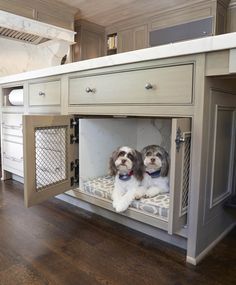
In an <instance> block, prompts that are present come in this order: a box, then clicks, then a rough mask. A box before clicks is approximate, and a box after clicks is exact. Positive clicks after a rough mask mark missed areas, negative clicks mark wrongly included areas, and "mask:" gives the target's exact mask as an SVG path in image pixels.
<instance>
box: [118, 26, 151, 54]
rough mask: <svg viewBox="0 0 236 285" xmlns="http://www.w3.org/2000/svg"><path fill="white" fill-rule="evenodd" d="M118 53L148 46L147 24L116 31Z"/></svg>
mask: <svg viewBox="0 0 236 285" xmlns="http://www.w3.org/2000/svg"><path fill="white" fill-rule="evenodd" d="M117 43H118V49H117V51H118V53H120V52H126V51H131V50H137V49H142V48H146V47H148V27H147V25H142V26H138V27H135V28H131V29H127V30H122V31H119V32H118V33H117Z"/></svg>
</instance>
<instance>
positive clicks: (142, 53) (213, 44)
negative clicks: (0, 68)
mask: <svg viewBox="0 0 236 285" xmlns="http://www.w3.org/2000/svg"><path fill="white" fill-rule="evenodd" d="M234 48H236V33H229V34H224V35H219V36H212V37H206V38H201V39H195V40H190V41H183V42H178V43H174V44H167V45H162V46H158V47H152V48H146V49H142V50H136V51H131V52H125V53H120V54H116V55H110V56H104V57H99V58H94V59H90V60H83V61H80V62H74V63H69V64H65V65H60V66H53V67H48V68H44V69H38V70H33V71H28V72H24V73H20V74H14V75H9V76H5V77H1V78H0V84H5V83H11V82H17V81H23V80H28V79H36V78H40V77H47V76H53V75H60V74H65V73H70V72H77V71H82V70H88V69H94V68H99V67H109V66H114V65H119V64H126V63H134V62H141V61H146V60H152V59H162V58H170V57H175V56H181V55H190V54H197V53H205V52H212V51H217V50H224V49H234Z"/></svg>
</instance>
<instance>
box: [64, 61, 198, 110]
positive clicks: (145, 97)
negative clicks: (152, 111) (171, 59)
mask: <svg viewBox="0 0 236 285" xmlns="http://www.w3.org/2000/svg"><path fill="white" fill-rule="evenodd" d="M192 87H193V64H185V65H178V66H168V67H158V68H150V69H144V70H136V71H125V72H119V73H113V74H103V75H102V74H101V75H94V76H90V77H78V78H71V79H70V83H69V88H70V91H69V104H71V105H74V104H153V103H158V104H159V103H160V104H173V103H174V104H175V103H176V104H183V103H184V104H190V103H191V102H192Z"/></svg>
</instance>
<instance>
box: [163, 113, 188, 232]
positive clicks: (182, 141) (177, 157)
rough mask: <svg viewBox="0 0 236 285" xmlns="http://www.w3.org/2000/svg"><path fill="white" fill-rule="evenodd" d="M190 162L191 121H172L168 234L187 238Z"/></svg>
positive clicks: (182, 119)
mask: <svg viewBox="0 0 236 285" xmlns="http://www.w3.org/2000/svg"><path fill="white" fill-rule="evenodd" d="M190 161H191V121H190V119H189V118H180V119H172V137H171V169H170V209H169V223H168V232H169V233H170V234H173V233H178V234H181V235H183V236H187V229H186V228H187V214H188V200H189V193H190V191H189V190H190V189H189V179H190Z"/></svg>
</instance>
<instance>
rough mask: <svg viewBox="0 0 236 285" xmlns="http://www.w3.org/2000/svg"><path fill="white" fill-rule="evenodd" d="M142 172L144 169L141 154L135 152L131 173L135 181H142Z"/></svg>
mask: <svg viewBox="0 0 236 285" xmlns="http://www.w3.org/2000/svg"><path fill="white" fill-rule="evenodd" d="M144 171H145V167H144V163H143V158H142V154H141V153H140V152H139V151H137V150H135V155H134V163H133V172H134V176H135V177H136V178H137V180H139V181H142V180H143V175H144Z"/></svg>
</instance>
